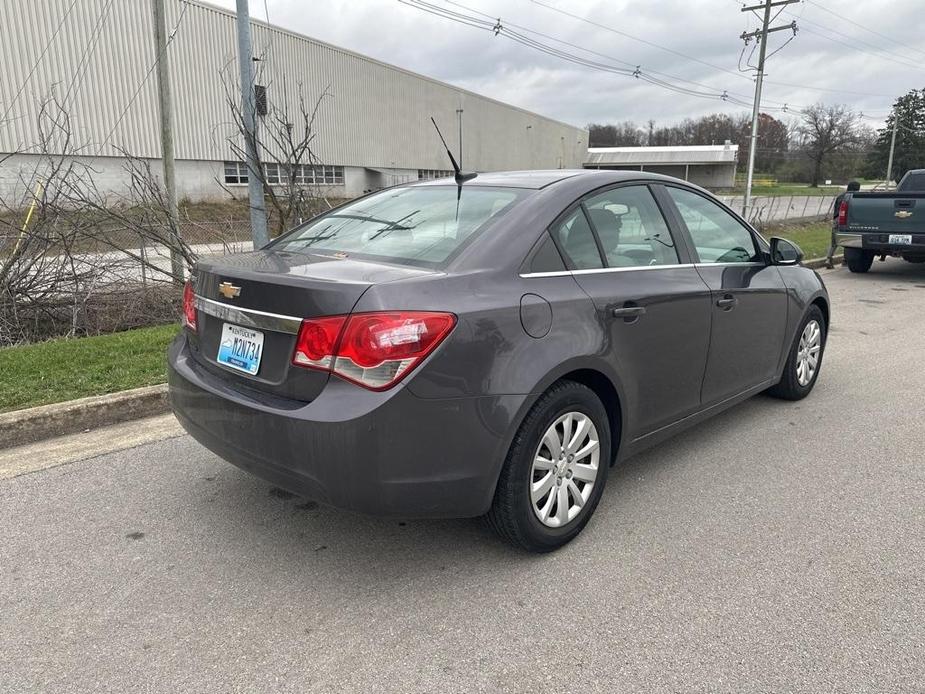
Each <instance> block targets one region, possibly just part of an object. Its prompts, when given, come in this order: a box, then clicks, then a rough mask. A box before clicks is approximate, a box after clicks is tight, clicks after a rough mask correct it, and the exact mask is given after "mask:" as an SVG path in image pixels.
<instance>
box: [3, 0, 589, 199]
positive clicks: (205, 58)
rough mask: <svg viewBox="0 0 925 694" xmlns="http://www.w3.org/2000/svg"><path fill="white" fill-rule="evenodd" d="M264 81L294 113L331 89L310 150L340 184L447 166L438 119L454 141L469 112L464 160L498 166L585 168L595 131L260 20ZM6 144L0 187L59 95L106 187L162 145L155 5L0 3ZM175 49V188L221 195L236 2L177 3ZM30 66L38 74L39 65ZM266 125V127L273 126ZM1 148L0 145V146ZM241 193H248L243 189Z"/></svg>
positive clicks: (17, 180)
mask: <svg viewBox="0 0 925 694" xmlns="http://www.w3.org/2000/svg"><path fill="white" fill-rule="evenodd" d="M252 25H253V28H252V33H253V45H254V55H255V56H257V57H260V58H261V60H260V61H259V62H258V63H257V65H258V75H257V83H258V84H262V85H266V87H267V93H268V101H269V102H270V105H271V109H276V110H277V111H285V112H287V114H288V116H290V119H291V118H297V117H298V115H299V111H300V107H299V103H300V99H302V98H304V100H305V101H307V102H308V105H309V108H311V107H312V106H313V105H314V102H315V100H316V99H317V98H318V97H319V95H321V94H322V93H323V92H324V90H325V89H327V90H328V91H329V92H330V93H331V96H329V97H326V98H324V99H323V100H322V102H321V105H320V108H319V111H318V115H317V119H316V131H317V139H316V141H315V142H316V144H315V146H314V150H315V151H314V154H315V155H316V157H317V159H318V160H319V161H320V162H322V163H324V164H326V165H331V166H337V167H343V184H342V186H338V188H339V189H336V190H332V191H331V194H332V195H337V194H338V193H341V194H345V195H354V194H358V193H361V192H362V191H363V190H366V189H369V188H376V187H381V186H383V185H390V184H392V183H395V182H399V181H401V180H407V179H409V178H417V177H418V171H419V170H438V171H439V170H447V169H449V168H450V167H449V165H448V161H447V158H446V153H445V152H444V151H443V150H442V149H441V147H440V145H439V140H438V139H437V137H436V133H435V132H434V131H433V127H432V125H431V123H430V117H431V116H434V117H435V118H436V120H437V122H438V123H440V124H441V126H442V129H443V131H444V134H445V135H446V137H447V140H448V142H449V143H450V145H451V147H452V148H454V149H455V147H456V143H457V123H458V121H457V118H458V114H457V109H463V114H462V119H463V121H462V122H463V144H464V152H463V162H464V166H465V168H467V169H474V170H477V171H492V170H503V169H530V168H559V167H562V168H573V167H577V166H580V165H581V162H582V161H583V160H584V157H585V153H586V147H587V142H588V139H587V132H586V131H584V130H582V129H580V128H576V127H573V126H570V125H567V124H564V123H560V122H557V121H554V120H551V119H548V118H544V117H542V116H539V115H537V114H534V113H530V112H529V111H525V110H523V109H519V108H516V107H513V106H510V105H507V104H503V103H501V102H498V101H495V100H493V99H489V98H486V97H483V96H480V95H478V94H475V93H472V92H469V91H466V90H463V89H458V88H456V87H453V86H451V85H448V84H445V83H442V82H438V81H436V80H433V79H430V78H427V77H424V76H421V75H417V74H414V73H411V72H408V71H406V70H402V69H400V68H397V67H394V66H391V65H387V64H385V63H381V62H379V61H376V60H373V59H371V58H368V57H365V56H362V55H359V54H357V53H353V52H351V51H347V50H343V49H341V48H337V47H336V46H331V45H329V44H326V43H323V42H321V41H316V40H314V39H311V38H307V37H305V36H301V35H299V34H295V33H293V32H290V31H287V30H284V29H281V28H279V27H275V26H270V25H267V24H265V23H262V22H258V21H253V22H252ZM0 26H3V27H4V40H3V41H2V42H0V58H2V60H3V70H2V71H0V153H13V152H19V153H23V154H18V155H17V156H14V157H11V158H9V159H8V160H7V161H6V163H5V164H3V165H2V170H0V190H2V191H3V192H5V193H7V194H9V193H10V192H11V189H13V188H15V187H16V186H19V187H22V181H21V179H22V173H23V172H24V171H28V170H29V169H30V167H31V168H32V170H33V171H34V169H35V160H36V157H35V155H34V154H33V155H29V154H28V153H29V152H30V151H32V152H34V151H35V146H36V144H37V143H38V142H39V141H40V133H39V127H38V116H39V104H40V102H41V100H42V99H43V98H46V97H48V96H49V95H51V94H54V95H55V97H56V98H57V100H58V101H59V102H60V103H61V104H62V106H63V109H64V111H66V113H67V114H68V116H69V119H70V122H71V127H72V130H73V136H74V141H75V142H77V143H78V144H79V145H80V154H81V155H82V156H84V157H85V158H86V159H87V160H88V161H90V162H92V163H93V165H94V167H95V168H96V169H97V170H98V171H99V177H100V180H102V181H103V185H110V186H112V187H118V186H119V181H120V179H121V178H122V172H121V167H122V164H123V163H124V160H123V159H122V157H121V153H122V152H123V151H124V152H129V153H131V154H132V155H134V156H139V157H145V158H150V159H157V158H158V157H159V156H160V144H159V137H158V113H157V94H156V77H155V75H154V70H153V66H154V60H155V51H154V40H153V10H152V5H151V2H150V0H78V1H77V2H73V1H72V0H41V2H36V1H35V0H3V2H0ZM167 30H168V33H171V32H174V31H175V35H174V37H173V39H172V41H171V42H170V45H169V46H168V59H169V61H170V68H171V77H172V87H173V93H174V111H175V126H176V136H175V140H176V145H175V147H176V158H177V177H178V188H179V190H178V192H179V194H180V195H181V196H183V195H186V196H189V197H191V198H207V197H214V196H218V195H221V194H222V190H221V187H220V186H219V184H218V181H221V180H223V170H224V166H223V162H225V161H228V160H231V159H234V158H235V157H234V156H233V155H232V150H231V147H230V144H229V138H234V137H236V136H237V135H236V132H237V131H236V126H235V123H234V119H233V116H232V112H231V109H230V106H229V103H228V99H229V97H230V98H233V99H235V100H236V101H237V100H239V96H238V92H237V90H238V67H237V43H236V30H235V15H234V13H231V12H228V11H225V10H223V9H219V8H216V7H213V6H211V5H207V4H203V3H200V2H194V1H188V0H168V3H167ZM30 73H31V74H30ZM264 127H266V124H264ZM0 156H2V154H0ZM242 192H243V191H242Z"/></svg>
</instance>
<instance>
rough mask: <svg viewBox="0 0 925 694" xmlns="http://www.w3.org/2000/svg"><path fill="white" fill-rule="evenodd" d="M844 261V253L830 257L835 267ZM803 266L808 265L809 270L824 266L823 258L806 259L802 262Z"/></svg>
mask: <svg viewBox="0 0 925 694" xmlns="http://www.w3.org/2000/svg"><path fill="white" fill-rule="evenodd" d="M844 262H845V256H844V255H836V256H834V257H833V258H832V264H833V265H835V267H838V266H839V265H841V264H842V263H844ZM802 265H803V267H808V268H809V269H810V270H818V269H819V268H823V267H825V258H814V259H813V260H807V261H806V262H805V263H802Z"/></svg>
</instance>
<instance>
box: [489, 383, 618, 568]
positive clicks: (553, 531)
mask: <svg viewBox="0 0 925 694" xmlns="http://www.w3.org/2000/svg"><path fill="white" fill-rule="evenodd" d="M569 412H579V413H581V414H584V415H586V416H587V417H589V418H590V420H591V422H592V423H593V424H594V428H595V429H597V433H598V441H599V459H598V469H597V477H596V479H595V480H594V483H593V486H592V487H591V490H590V495H589V497H588V499H587V501H585V503H584V505H583V506H582V507H581V509H580V510H579V511H578V514H577V515H576V516H575V517H574V518H573V519H571V520H570V521H568V522H567V523H565V525H563V526H562V527H559V528H551V527H548V526H546V525H544V524H543V523H542V522H541V521H540V519H539V518H538V517H537V514H536V513H535V512H534V509H533V504H532V501H531V499H530V485H531V483H532V481H533V472H532V470H533V461H534V458H535V456H536V455H537V452H538V449H539V447H540V445H541V443H542V441H543V437H544V435H545V433H546V431H547V430H548V429H549V428H550V427H551V426H552V425H553V423H554V422H556V420H557V419H558V418H559V417H561V416H562V415H565V414H567V413H569ZM610 442H611V433H610V423H609V418H608V416H607V411H606V410H605V409H604V405H603V404H602V403H601V401H600V399H599V398H598V397H597V395H595V393H594V391H592V390H591V389H590V388H588V387H586V386H584V385H582V384H580V383H576V382H575V381H559V382H557V383H555V384H554V385H553V386H552V387H551V388H550V389H549V390H547V391H546V392H545V393H544V394H543V395H542V396H540V399H539V400H538V401H537V402H536V404H534V406H533V407H532V408H531V410H530V412H529V413H528V414H527V416H526V418H525V419H524V421H523V423H522V424H521V425H520V428H519V429H518V431H517V434H516V435H515V436H514V441H513V442H512V443H511V448H510V451H509V452H508V455H507V458H506V459H505V461H504V467H503V468H502V470H501V475H500V477H499V478H498V486H497V488H496V489H495V498H494V501H493V502H492V506H491V509H490V510H489V512H488V515H487V520H488V524H489V525H490V526H491V527H492V529H494V531H495V532H497V533H498V534H499V535H500V536H501V537H502V538H504V539H505V540H507V541H508V542H510V543H512V544H514V545H516V546H519V547H522V548H523V549H526V550H527V551H529V552H551V551H552V550H554V549H557V548H559V547H561V546H562V545H564V544H566V543H567V542H569V541H571V540H572V539H574V537H575V536H576V535H578V533H580V532H581V530H582V529H583V528H584V527H585V525H586V524H587V523H588V520H589V519H590V518H591V516H592V514H593V513H594V509H595V508H596V507H597V504H598V501H600V498H601V494H602V493H603V491H604V485H605V483H606V482H607V473H608V471H609V469H610V461H611V456H610V447H611V443H610ZM576 462H577V461H576ZM550 474H553V473H550ZM568 474H569V475H570V476H569V479H571V473H568ZM578 483H580V482H578ZM555 489H556V487H552V490H551V491H550V492H549V493H550V494H552V493H553V491H555ZM567 498H571V499H572V500H574V497H567ZM556 504H558V502H556Z"/></svg>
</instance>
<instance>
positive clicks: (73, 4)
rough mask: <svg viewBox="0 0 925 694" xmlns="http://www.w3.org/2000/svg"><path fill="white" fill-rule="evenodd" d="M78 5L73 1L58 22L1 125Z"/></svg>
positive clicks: (6, 110) (14, 96)
mask: <svg viewBox="0 0 925 694" xmlns="http://www.w3.org/2000/svg"><path fill="white" fill-rule="evenodd" d="M76 4H77V0H72V1H71V4H70V5H69V6H68V8H67V10H65V12H64V14H63V15H62V16H61V20H60V21H59V22H58V26H56V27H55V30H54V31H53V32H52V34H51V36H50V37H49V39H48V41H47V42H46V44H45V47H44V48H43V49H42V52H41V53H40V54H39V57H38V58H36V59H35V62H34V63H32V67H31V68H30V69H29V72H28V73H27V74H26V79H24V80H23V82H22V84H21V85H20V86H19V89H17V90H16V93H15V94H14V95H13V98H12V99H10V103H9V104H7V106H6V109H5V110H4V111H3V115H2V116H0V123H2V122H3V121H5V120H6V117H7V116H8V115H9V113H10V109H12V108H13V105H14V104H15V103H16V101H17V100H18V99H19V97H20V96H21V95H22V93H23V90H24V89H25V88H26V85H27V84H29V80H30V79H32V75H34V74H35V71H36V70H37V69H38V67H39V64H40V63H41V62H42V60H43V59H44V58H45V54H46V53H48V49H49V48H51V44H52V43H53V42H54V40H55V38H56V37H57V36H58V33H59V32H60V31H61V27H62V26H64V22H65V21H66V20H67V18H68V15H70V14H71V10H73V9H74V6H75V5H76Z"/></svg>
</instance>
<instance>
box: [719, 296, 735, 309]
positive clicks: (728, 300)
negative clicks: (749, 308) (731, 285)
mask: <svg viewBox="0 0 925 694" xmlns="http://www.w3.org/2000/svg"><path fill="white" fill-rule="evenodd" d="M737 303H739V300H738V299H736V298H735V297H734V296H732V295H731V294H727V295H726V296H724V297H723V298H722V299H717V300H716V305H717V306H719V307H720V308H721V309H723V310H724V311H731V310H732V309H733V308H734V307H735V305H736V304H737Z"/></svg>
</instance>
